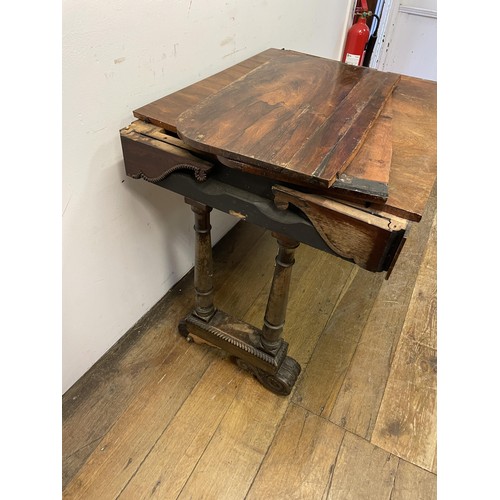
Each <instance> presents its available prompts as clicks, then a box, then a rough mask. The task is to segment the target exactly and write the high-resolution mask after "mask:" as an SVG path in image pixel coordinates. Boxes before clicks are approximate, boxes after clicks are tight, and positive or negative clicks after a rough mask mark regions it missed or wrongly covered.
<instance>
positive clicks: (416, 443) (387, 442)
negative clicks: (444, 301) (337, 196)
mask: <svg viewBox="0 0 500 500" xmlns="http://www.w3.org/2000/svg"><path fill="white" fill-rule="evenodd" d="M434 222H435V221H434ZM435 246H436V226H435V224H434V226H433V231H432V232H431V241H430V242H429V246H428V251H427V252H426V255H425V258H424V260H423V262H422V266H421V270H420V273H419V275H418V278H417V283H416V285H415V288H414V291H413V296H412V300H411V303H410V306H409V308H408V314H407V318H406V321H405V324H404V326H403V330H402V332H401V338H400V341H399V344H398V348H397V351H396V354H395V357H394V362H393V367H392V371H391V374H390V376H389V379H388V381H387V387H386V389H385V393H384V397H383V399H382V403H381V405H380V411H379V414H378V417H377V421H376V424H375V428H374V431H373V435H372V442H373V443H374V444H376V445H378V446H381V447H382V448H384V449H385V450H387V451H389V452H391V453H393V454H394V455H397V456H399V457H401V458H404V459H405V460H408V461H410V462H411V463H413V464H416V465H419V466H420V467H422V468H424V469H427V470H430V471H435V465H436V435H437V428H436V425H437V420H436V418H437V415H436V385H437V380H436V370H437V358H436V350H435V348H432V347H429V343H435V337H436V333H435V332H436V262H435V259H436V254H435ZM434 345H435V344H434Z"/></svg>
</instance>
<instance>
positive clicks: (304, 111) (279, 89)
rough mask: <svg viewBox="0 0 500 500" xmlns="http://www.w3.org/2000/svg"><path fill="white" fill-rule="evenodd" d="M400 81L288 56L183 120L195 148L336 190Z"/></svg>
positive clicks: (180, 128) (182, 130) (181, 127)
mask: <svg viewBox="0 0 500 500" xmlns="http://www.w3.org/2000/svg"><path fill="white" fill-rule="evenodd" d="M398 80H399V75H395V74H392V73H384V72H378V71H375V70H371V69H368V68H362V67H357V66H350V65H344V64H342V63H339V62H338V61H333V60H330V59H323V58H319V57H313V56H309V55H304V54H300V53H298V52H291V51H285V52H283V55H282V56H281V57H276V58H274V59H272V61H271V62H269V61H267V62H265V63H263V64H262V65H261V66H259V67H257V68H256V69H254V70H253V71H251V72H249V73H248V74H247V75H245V76H244V77H242V78H240V79H239V80H237V81H235V82H234V83H232V84H230V85H228V86H226V87H225V88H224V89H222V90H221V91H219V92H218V93H216V94H214V95H212V96H210V97H208V98H207V99H205V100H203V101H202V102H200V103H199V104H198V105H196V106H193V107H191V108H189V109H187V110H186V111H185V112H184V113H182V114H181V115H180V116H179V117H178V119H177V133H178V134H179V135H180V136H181V138H182V140H183V141H184V142H186V143H187V144H189V145H191V146H193V147H195V148H196V149H200V150H202V151H207V152H209V153H212V154H217V155H220V156H223V157H225V158H229V159H233V160H237V161H242V162H245V163H249V164H251V165H255V166H258V167H263V168H265V169H274V170H278V171H283V170H285V171H286V172H287V174H288V175H289V176H290V178H291V179H293V178H296V177H298V178H304V179H310V180H311V179H313V180H314V181H315V182H316V183H317V184H320V185H324V186H331V185H332V184H333V182H334V181H335V179H336V175H337V173H341V172H343V171H344V170H345V169H346V167H347V165H348V164H349V162H350V161H351V160H352V158H353V157H354V155H355V154H356V152H357V150H358V149H359V148H360V147H361V144H362V143H363V140H364V138H365V137H366V135H367V133H368V131H369V129H370V127H371V126H372V125H373V123H374V122H375V120H376V118H377V117H378V115H379V114H380V111H381V109H382V107H383V105H384V103H385V101H386V100H387V98H388V96H389V95H390V94H391V93H392V90H393V88H394V85H395V84H396V83H397V81H398Z"/></svg>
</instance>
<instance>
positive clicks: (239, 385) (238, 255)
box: [62, 192, 437, 500]
mask: <svg viewBox="0 0 500 500" xmlns="http://www.w3.org/2000/svg"><path fill="white" fill-rule="evenodd" d="M275 253H276V245H275V241H274V239H273V238H272V237H271V236H270V235H269V234H267V233H265V232H264V231H263V230H261V229H259V228H257V227H255V226H251V225H248V224H246V223H240V224H238V225H237V226H236V227H235V228H234V229H233V230H232V231H231V232H230V233H229V234H228V235H227V236H226V237H225V238H224V239H223V240H222V241H221V242H220V243H219V244H218V245H217V247H216V249H215V252H214V259H215V266H214V268H215V279H216V286H217V292H216V297H215V299H216V304H217V306H218V307H220V308H221V309H223V310H225V311H226V312H228V313H230V314H233V315H235V316H238V317H240V318H241V319H243V320H245V321H247V322H249V323H253V324H255V325H256V326H259V327H260V326H261V323H262V317H263V313H264V309H265V302H266V297H267V293H268V290H269V286H270V281H271V275H272V269H273V266H274V256H275ZM192 296H193V285H192V274H191V273H190V274H188V275H187V276H186V277H185V278H184V279H183V280H182V281H181V282H180V283H179V284H178V285H177V286H176V287H174V289H172V290H171V291H170V292H169V293H168V294H167V295H166V296H165V297H164V298H163V299H162V300H161V301H160V302H159V303H158V304H157V305H156V306H155V307H154V308H153V309H152V310H151V311H150V313H149V314H148V315H147V316H146V317H145V318H143V319H142V320H141V321H140V322H139V323H138V324H137V325H135V327H134V328H133V329H132V330H131V331H130V332H129V333H128V334H127V335H126V336H125V337H124V338H123V339H122V340H121V341H120V342H119V343H118V344H117V345H116V346H115V347H114V348H113V349H111V350H110V351H109V352H108V353H107V354H106V355H105V356H104V357H103V358H102V359H101V360H100V361H99V362H98V363H97V364H96V365H95V366H94V367H93V368H92V369H91V370H90V371H89V372H88V373H87V374H85V375H84V376H83V377H82V378H81V379H80V380H79V381H78V382H77V383H76V384H75V385H74V386H73V387H72V388H71V389H70V390H69V391H68V392H67V393H66V394H65V395H64V396H63V429H62V432H63V470H62V474H63V488H64V491H63V497H64V498H67V499H85V500H89V499H96V500H105V499H116V498H120V499H138V498H150V497H151V498H161V499H170V498H172V499H174V498H191V499H205V498H206V499H217V500H219V499H228V500H235V499H240V498H241V499H243V498H248V499H293V498H303V499H342V500H345V499H370V500H378V499H391V500H398V499H404V500H411V499H423V500H427V499H434V498H436V495H437V493H436V470H437V469H436V463H437V459H436V366H437V362H436V200H435V192H434V194H433V197H432V198H431V200H430V202H429V204H428V207H427V209H426V212H425V214H424V217H423V219H422V221H421V222H420V223H419V224H414V225H413V227H412V229H411V234H410V237H409V239H408V241H407V242H406V245H405V247H404V248H403V251H402V253H401V256H400V258H399V261H398V263H397V265H396V267H395V269H394V271H393V273H392V275H391V277H390V279H389V280H385V279H384V275H383V274H374V273H369V272H366V271H364V270H362V269H360V268H357V267H356V266H354V265H353V264H350V263H348V262H345V261H343V260H341V259H338V258H335V257H333V256H330V255H327V254H326V253H323V252H320V251H317V250H314V249H312V248H310V247H306V246H304V245H301V246H300V247H299V249H298V251H297V258H296V264H295V266H294V269H293V278H292V285H291V292H290V300H289V312H288V315H287V322H286V326H285V338H286V339H287V341H288V342H289V343H290V354H291V356H293V357H295V358H296V359H297V360H298V361H299V362H300V363H301V365H302V373H301V375H300V377H299V380H298V381H297V384H296V386H295V388H294V390H293V392H292V394H291V395H290V396H289V397H287V398H284V397H279V396H275V395H274V394H272V393H270V392H268V391H266V390H265V389H264V388H262V387H261V386H260V385H259V383H258V382H257V381H255V380H254V379H253V378H252V377H251V376H250V375H248V374H247V373H245V372H243V371H241V370H240V369H239V368H238V367H236V365H234V364H233V363H231V361H230V360H229V359H228V358H227V356H226V355H224V353H222V352H221V351H219V350H217V349H215V348H213V347H210V346H208V345H202V344H194V343H188V342H186V341H185V340H184V339H183V338H181V337H180V336H179V335H178V333H177V328H176V326H177V323H178V321H179V320H180V319H181V318H182V316H183V315H184V314H185V313H187V312H188V310H189V308H190V307H191V305H192V300H193V299H192Z"/></svg>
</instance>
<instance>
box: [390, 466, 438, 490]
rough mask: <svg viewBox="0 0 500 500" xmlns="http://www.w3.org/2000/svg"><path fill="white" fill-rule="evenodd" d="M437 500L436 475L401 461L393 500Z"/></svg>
mask: <svg viewBox="0 0 500 500" xmlns="http://www.w3.org/2000/svg"><path fill="white" fill-rule="evenodd" d="M436 498H437V478H436V475H435V474H432V473H431V472H427V471H426V470H424V469H421V468H420V467H416V466H415V465H413V464H410V463H408V462H405V461H404V460H400V461H399V466H398V472H397V473H396V480H395V481H394V488H393V490H392V495H391V500H435V499H436Z"/></svg>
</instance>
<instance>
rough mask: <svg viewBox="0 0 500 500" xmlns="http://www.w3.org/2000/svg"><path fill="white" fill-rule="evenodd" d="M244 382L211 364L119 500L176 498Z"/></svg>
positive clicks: (235, 373) (225, 366)
mask: <svg viewBox="0 0 500 500" xmlns="http://www.w3.org/2000/svg"><path fill="white" fill-rule="evenodd" d="M243 378H244V375H243V373H241V372H239V371H237V370H235V369H234V366H232V365H231V364H229V363H227V362H224V361H222V360H215V361H213V362H212V364H211V366H210V368H209V369H208V370H207V372H206V374H205V376H204V377H203V378H202V379H201V381H200V383H199V384H198V385H197V386H196V387H195V388H194V390H193V392H192V393H191V394H190V396H189V397H188V398H187V399H186V401H185V403H184V404H183V405H182V408H181V409H180V410H179V412H178V413H177V414H176V415H175V417H174V419H173V420H172V422H171V423H170V425H169V426H168V427H167V428H166V429H165V431H164V432H163V433H162V434H161V436H160V437H159V439H158V441H157V442H156V443H155V445H154V447H153V449H152V450H151V452H150V453H149V454H148V456H147V457H146V459H145V460H144V462H143V463H142V464H141V467H140V469H139V470H138V472H137V473H136V474H135V475H134V476H133V477H132V479H131V481H130V482H129V483H128V484H127V486H126V487H125V489H124V490H123V491H122V492H121V494H120V496H119V498H121V499H131V500H135V499H138V498H176V497H177V495H178V494H179V493H180V491H181V490H182V488H183V486H184V484H185V483H186V481H187V480H188V479H189V476H190V474H191V471H192V470H193V469H194V467H195V466H196V463H197V462H198V460H199V459H200V457H201V455H202V454H203V451H204V450H205V448H206V446H207V444H208V443H209V442H210V439H211V438H212V436H213V434H214V432H215V430H216V429H217V426H218V425H219V422H220V421H221V419H222V417H223V416H224V414H225V412H226V411H227V409H228V408H229V406H230V404H231V403H232V401H233V399H234V397H235V395H236V392H237V390H238V387H239V385H241V383H242V381H243Z"/></svg>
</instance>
